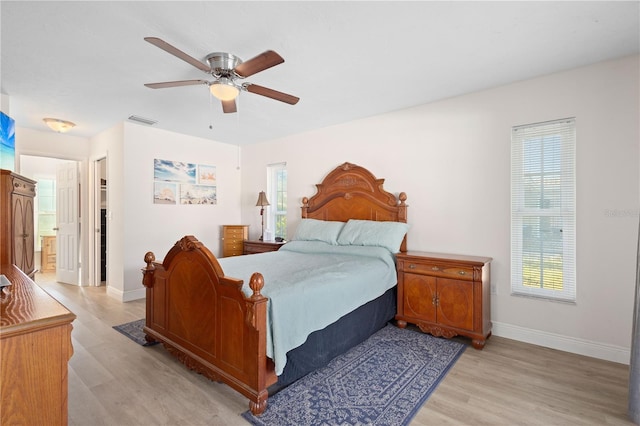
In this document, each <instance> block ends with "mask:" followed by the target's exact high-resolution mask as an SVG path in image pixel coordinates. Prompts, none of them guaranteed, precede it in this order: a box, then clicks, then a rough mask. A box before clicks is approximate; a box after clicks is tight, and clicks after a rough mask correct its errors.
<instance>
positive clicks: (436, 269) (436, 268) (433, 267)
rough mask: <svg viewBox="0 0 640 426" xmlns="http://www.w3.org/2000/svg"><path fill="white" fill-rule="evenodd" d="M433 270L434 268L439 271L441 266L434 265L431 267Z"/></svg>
mask: <svg viewBox="0 0 640 426" xmlns="http://www.w3.org/2000/svg"><path fill="white" fill-rule="evenodd" d="M431 270H432V271H439V270H440V268H438V267H437V266H432V267H431Z"/></svg>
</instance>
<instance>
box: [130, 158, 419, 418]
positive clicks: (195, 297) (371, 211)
mask: <svg viewBox="0 0 640 426" xmlns="http://www.w3.org/2000/svg"><path fill="white" fill-rule="evenodd" d="M383 182H384V179H377V178H376V177H375V176H374V175H373V174H372V173H371V172H369V171H368V170H366V169H365V168H363V167H360V166H357V165H354V164H350V163H344V164H342V165H340V166H339V167H337V168H336V169H335V170H333V171H332V172H331V173H329V174H328V175H327V176H326V177H325V179H324V180H323V182H322V183H320V184H317V185H316V187H317V193H316V194H315V195H314V196H313V197H311V198H309V199H308V198H307V197H304V198H303V200H302V202H303V206H302V218H308V219H318V220H331V221H342V222H346V221H347V220H349V219H361V220H375V221H394V222H405V223H406V221H407V205H406V204H405V201H406V195H405V194H404V193H400V194H399V195H398V197H397V198H396V196H394V195H393V194H391V193H389V192H387V191H385V190H384V189H383ZM401 251H406V237H405V238H404V240H403V242H402V245H401ZM253 256H260V255H253ZM144 261H145V263H146V267H145V268H144V269H143V270H142V273H143V280H142V282H143V285H144V286H145V287H146V326H145V327H144V332H145V334H146V338H147V340H148V341H150V342H154V341H157V342H161V343H162V344H163V345H164V347H165V348H166V349H167V350H168V351H169V352H170V353H171V354H172V355H174V356H175V357H176V358H177V359H178V360H180V361H181V362H182V363H183V364H185V366H186V367H187V368H189V369H192V370H195V371H197V372H198V373H201V374H203V375H205V376H206V377H208V378H210V379H212V380H215V381H219V382H224V383H226V384H227V385H229V386H231V387H232V388H233V389H235V390H236V391H238V392H240V393H241V394H242V395H244V396H245V397H247V398H248V399H249V408H250V410H251V412H252V413H253V414H254V415H259V414H261V413H262V412H263V411H264V410H265V408H266V406H267V398H268V395H269V391H268V388H269V387H270V386H272V385H274V384H276V383H277V381H278V377H277V376H276V374H275V371H274V364H273V362H272V360H271V359H270V358H268V357H267V355H266V334H267V329H266V327H267V318H266V317H267V300H268V299H267V298H266V297H264V296H263V295H262V294H261V291H262V289H263V287H264V286H265V285H267V286H268V285H269V283H265V282H264V279H263V277H262V275H261V274H260V273H259V272H257V271H256V272H255V273H253V275H252V276H251V280H250V283H249V286H250V288H251V290H252V292H253V294H252V295H251V296H250V297H247V296H245V294H244V293H243V292H242V290H241V288H242V284H243V283H242V281H241V280H239V279H236V278H231V277H227V276H225V274H224V271H223V270H222V268H221V266H220V264H219V263H218V261H217V259H216V258H215V256H214V255H213V254H212V253H211V251H209V249H207V248H206V247H205V246H204V245H203V244H202V243H201V242H200V241H198V240H197V239H196V238H195V237H194V236H185V237H183V238H182V239H180V240H179V241H178V242H176V244H175V245H174V246H173V247H172V248H171V249H170V250H169V252H168V253H167V255H166V256H165V258H164V260H163V261H162V263H159V262H156V261H155V255H154V254H153V253H152V252H148V253H146V255H145V258H144Z"/></svg>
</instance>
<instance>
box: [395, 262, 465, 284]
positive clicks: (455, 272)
mask: <svg viewBox="0 0 640 426" xmlns="http://www.w3.org/2000/svg"><path fill="white" fill-rule="evenodd" d="M398 269H400V270H402V271H403V272H409V273H413V274H424V275H430V276H432V277H442V278H454V279H457V280H469V281H473V267H470V266H462V265H460V266H458V265H448V264H446V263H439V262H433V263H432V262H424V261H422V262H412V261H410V260H403V261H400V262H398Z"/></svg>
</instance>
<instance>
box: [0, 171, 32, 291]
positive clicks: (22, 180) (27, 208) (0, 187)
mask: <svg viewBox="0 0 640 426" xmlns="http://www.w3.org/2000/svg"><path fill="white" fill-rule="evenodd" d="M35 195H36V182H35V181H33V180H31V179H27V178H26V177H23V176H20V175H18V174H16V173H13V172H12V171H10V170H4V169H2V170H0V227H1V229H0V231H1V232H0V264H14V265H16V266H18V268H20V269H21V270H22V272H24V273H25V274H27V275H28V276H30V277H31V278H33V276H34V274H35V263H34V258H35V238H34V235H33V234H34V227H33V199H34V198H35Z"/></svg>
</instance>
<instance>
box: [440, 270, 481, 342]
mask: <svg viewBox="0 0 640 426" xmlns="http://www.w3.org/2000/svg"><path fill="white" fill-rule="evenodd" d="M438 322H439V323H440V324H443V325H448V326H451V327H456V328H462V329H465V330H473V283H471V282H469V281H462V280H451V279H447V278H438Z"/></svg>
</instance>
